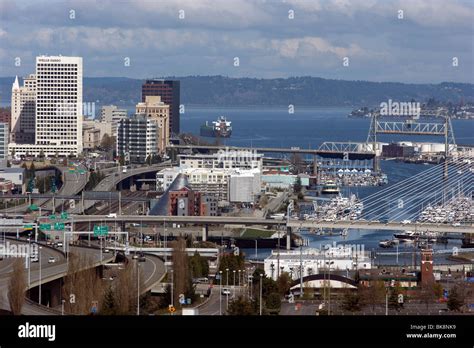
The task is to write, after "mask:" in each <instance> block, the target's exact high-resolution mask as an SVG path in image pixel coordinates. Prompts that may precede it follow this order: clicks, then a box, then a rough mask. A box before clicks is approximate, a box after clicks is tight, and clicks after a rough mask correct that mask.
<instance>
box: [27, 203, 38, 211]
mask: <svg viewBox="0 0 474 348" xmlns="http://www.w3.org/2000/svg"><path fill="white" fill-rule="evenodd" d="M29 208H30V210H32V211H36V210H38V209H39V208H38V206H37V205H36V204H32V205H30V206H29Z"/></svg>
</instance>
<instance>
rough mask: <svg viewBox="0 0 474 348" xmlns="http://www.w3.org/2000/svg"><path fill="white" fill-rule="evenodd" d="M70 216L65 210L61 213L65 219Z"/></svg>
mask: <svg viewBox="0 0 474 348" xmlns="http://www.w3.org/2000/svg"><path fill="white" fill-rule="evenodd" d="M68 216H69V215H68V213H67V212H65V211H63V212H62V213H61V219H63V220H66V219H67V218H68Z"/></svg>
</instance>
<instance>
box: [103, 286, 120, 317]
mask: <svg viewBox="0 0 474 348" xmlns="http://www.w3.org/2000/svg"><path fill="white" fill-rule="evenodd" d="M100 314H103V315H117V314H119V309H118V304H117V299H116V298H115V294H114V291H113V290H112V287H111V286H109V288H108V289H107V290H106V291H105V294H104V300H103V305H102V309H101V311H100Z"/></svg>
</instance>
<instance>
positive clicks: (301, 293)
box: [300, 242, 303, 298]
mask: <svg viewBox="0 0 474 348" xmlns="http://www.w3.org/2000/svg"><path fill="white" fill-rule="evenodd" d="M300 298H303V242H301V245H300Z"/></svg>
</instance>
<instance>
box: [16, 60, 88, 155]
mask: <svg viewBox="0 0 474 348" xmlns="http://www.w3.org/2000/svg"><path fill="white" fill-rule="evenodd" d="M35 76H36V82H35V83H36V103H35V142H34V144H18V143H11V144H10V145H9V148H10V149H11V150H15V152H16V153H18V154H26V153H29V154H32V155H38V154H40V153H41V152H42V153H44V154H45V155H47V156H54V155H55V154H57V155H60V156H67V155H70V154H73V155H78V154H80V153H81V152H82V58H81V57H63V56H39V57H36V74H35ZM32 86H33V82H32V85H31V87H32Z"/></svg>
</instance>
